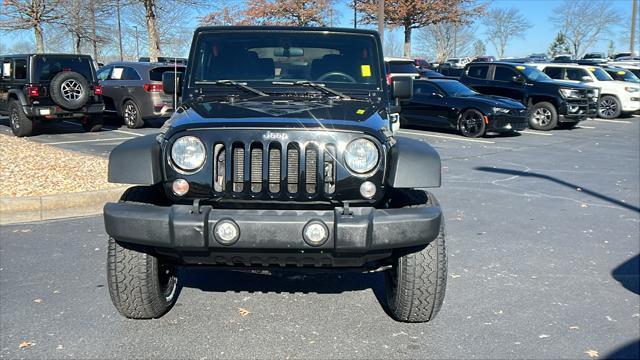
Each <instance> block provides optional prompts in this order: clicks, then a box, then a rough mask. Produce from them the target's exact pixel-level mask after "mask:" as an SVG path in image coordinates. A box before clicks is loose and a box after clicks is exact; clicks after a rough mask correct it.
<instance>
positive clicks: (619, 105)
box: [537, 64, 640, 119]
mask: <svg viewBox="0 0 640 360" xmlns="http://www.w3.org/2000/svg"><path fill="white" fill-rule="evenodd" d="M537 67H538V69H539V70H541V71H543V72H544V73H545V74H547V76H549V77H550V78H552V79H556V80H564V81H568V82H574V83H582V84H585V85H591V86H594V87H597V88H598V89H600V103H599V106H598V116H599V117H601V118H603V119H615V118H617V117H619V116H620V115H622V114H624V113H631V112H635V111H638V110H640V85H637V84H629V83H627V82H624V81H616V80H614V79H613V78H612V77H611V76H610V75H609V74H608V73H607V72H606V71H605V70H604V69H602V68H600V67H596V66H587V65H574V64H538V65H537Z"/></svg>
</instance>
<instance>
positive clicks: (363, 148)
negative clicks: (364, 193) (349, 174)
mask: <svg viewBox="0 0 640 360" xmlns="http://www.w3.org/2000/svg"><path fill="white" fill-rule="evenodd" d="M378 157H379V155H378V148H377V147H376V145H375V144H374V143H373V142H371V141H370V140H367V139H356V140H353V141H352V142H350V143H349V144H348V145H347V148H346V149H345V151H344V162H345V164H346V165H347V167H348V168H349V169H351V170H352V171H353V172H356V173H358V174H364V173H367V172H369V171H371V170H372V169H373V168H374V167H375V166H376V165H377V164H378Z"/></svg>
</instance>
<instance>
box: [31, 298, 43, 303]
mask: <svg viewBox="0 0 640 360" xmlns="http://www.w3.org/2000/svg"><path fill="white" fill-rule="evenodd" d="M33 302H34V303H36V304H42V299H40V298H38V299H35V300H33Z"/></svg>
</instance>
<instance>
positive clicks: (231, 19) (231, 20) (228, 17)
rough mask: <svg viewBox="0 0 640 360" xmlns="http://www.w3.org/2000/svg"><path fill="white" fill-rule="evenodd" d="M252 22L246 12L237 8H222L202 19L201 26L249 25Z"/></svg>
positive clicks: (226, 6)
mask: <svg viewBox="0 0 640 360" xmlns="http://www.w3.org/2000/svg"><path fill="white" fill-rule="evenodd" d="M249 24H251V21H250V20H249V19H247V17H246V15H245V11H244V10H240V9H238V7H237V6H235V7H232V6H228V5H225V6H221V7H217V8H216V9H215V10H213V11H211V12H210V13H208V14H206V15H205V16H203V17H201V18H200V26H215V25H249Z"/></svg>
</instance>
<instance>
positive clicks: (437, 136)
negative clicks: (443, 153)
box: [398, 130, 496, 144]
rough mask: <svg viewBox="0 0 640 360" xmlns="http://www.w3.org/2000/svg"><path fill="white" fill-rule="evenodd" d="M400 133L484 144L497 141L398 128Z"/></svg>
mask: <svg viewBox="0 0 640 360" xmlns="http://www.w3.org/2000/svg"><path fill="white" fill-rule="evenodd" d="M398 132H399V133H401V134H411V135H420V136H429V137H434V138H439V139H449V140H458V141H469V142H477V143H483V144H495V143H496V142H495V141H489V140H480V139H469V138H464V137H453V136H444V135H435V134H429V133H423V132H414V131H407V130H398Z"/></svg>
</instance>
